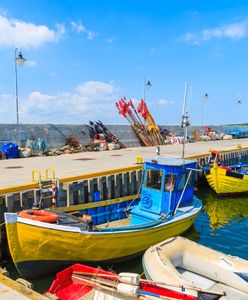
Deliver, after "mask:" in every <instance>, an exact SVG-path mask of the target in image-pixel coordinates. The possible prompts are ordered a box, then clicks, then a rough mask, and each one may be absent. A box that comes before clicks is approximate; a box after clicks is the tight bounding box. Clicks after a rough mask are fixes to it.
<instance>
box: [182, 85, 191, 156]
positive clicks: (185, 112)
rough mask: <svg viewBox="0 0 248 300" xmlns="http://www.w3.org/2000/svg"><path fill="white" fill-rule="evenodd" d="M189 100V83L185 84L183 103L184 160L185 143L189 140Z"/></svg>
mask: <svg viewBox="0 0 248 300" xmlns="http://www.w3.org/2000/svg"><path fill="white" fill-rule="evenodd" d="M187 98H188V83H187V82H186V83H185V90H184V101H183V112H182V123H181V127H182V128H183V153H182V158H183V159H184V151H185V142H187V139H188V126H189V125H190V123H189V112H188V107H187Z"/></svg>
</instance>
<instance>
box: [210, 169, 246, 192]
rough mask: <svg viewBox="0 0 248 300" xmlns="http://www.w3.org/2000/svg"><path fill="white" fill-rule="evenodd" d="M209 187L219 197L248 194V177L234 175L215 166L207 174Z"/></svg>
mask: <svg viewBox="0 0 248 300" xmlns="http://www.w3.org/2000/svg"><path fill="white" fill-rule="evenodd" d="M206 179H207V181H208V184H209V186H210V187H211V188H212V189H213V190H214V191H215V192H216V193H217V194H219V195H228V194H229V195H230V194H239V193H248V175H240V177H238V174H237V175H235V173H234V172H229V171H227V170H226V169H223V168H220V167H219V166H218V165H217V164H214V166H213V167H212V168H211V169H210V170H209V171H208V172H207V174H206Z"/></svg>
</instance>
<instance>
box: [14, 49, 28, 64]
mask: <svg viewBox="0 0 248 300" xmlns="http://www.w3.org/2000/svg"><path fill="white" fill-rule="evenodd" d="M16 61H17V63H18V65H19V66H22V65H23V64H24V63H25V61H26V59H25V58H24V57H23V56H22V53H21V52H19V54H18V56H17V57H16Z"/></svg>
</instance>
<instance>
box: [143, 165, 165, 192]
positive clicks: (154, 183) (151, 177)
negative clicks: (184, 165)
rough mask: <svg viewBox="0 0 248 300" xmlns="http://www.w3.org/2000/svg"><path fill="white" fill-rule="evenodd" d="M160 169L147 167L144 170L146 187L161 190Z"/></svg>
mask: <svg viewBox="0 0 248 300" xmlns="http://www.w3.org/2000/svg"><path fill="white" fill-rule="evenodd" d="M162 177H163V171H162V170H155V169H147V170H146V187H147V188H150V189H155V190H159V191H160V190H161V186H162Z"/></svg>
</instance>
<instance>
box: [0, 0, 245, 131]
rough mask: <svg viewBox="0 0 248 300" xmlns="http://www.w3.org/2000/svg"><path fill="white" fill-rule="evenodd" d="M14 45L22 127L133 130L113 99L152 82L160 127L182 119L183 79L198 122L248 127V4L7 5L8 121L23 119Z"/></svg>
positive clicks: (0, 106) (0, 6) (3, 85)
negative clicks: (19, 59)
mask: <svg viewBox="0 0 248 300" xmlns="http://www.w3.org/2000/svg"><path fill="white" fill-rule="evenodd" d="M16 48H18V49H20V50H21V52H22V54H23V56H24V57H25V58H26V59H27V60H26V62H25V64H24V66H22V67H19V66H18V87H19V111H20V122H21V123H57V124H63V123H69V124H70V123H71V124H84V123H88V121H89V120H93V121H95V120H98V119H100V120H101V121H103V122H104V123H105V124H128V122H127V120H125V119H124V118H123V117H122V116H120V115H119V114H118V112H117V110H116V107H115V102H116V101H117V100H118V99H120V98H121V97H124V96H126V97H127V98H131V99H133V100H134V102H136V103H137V102H138V101H139V100H140V99H141V98H143V97H144V82H146V81H147V80H150V82H151V83H152V87H151V88H150V89H149V90H148V89H146V91H145V96H146V99H145V100H146V102H147V104H148V107H149V110H150V112H151V113H152V115H153V117H154V119H155V121H156V122H157V123H158V124H165V125H166V124H179V123H180V121H181V113H182V105H183V96H184V85H185V82H188V83H189V87H190V89H189V111H190V120H191V123H192V124H193V125H201V123H202V114H203V123H204V125H205V124H216V125H217V124H223V123H235V122H236V120H237V122H238V123H244V122H247V121H248V120H247V111H248V85H247V82H248V63H247V60H248V55H247V53H248V2H247V1H239V0H237V1H224V0H219V1H183V0H181V1H179V0H174V1H167V0H156V1H147V0H143V1H141V0H125V1H120V0H105V1H102V0H89V1H87V0H81V1H79V0H70V1H68V0H67V1H65V0H61V1H58V0H57V1H55V0H43V1H41V0H35V1H27V0H23V1H21V2H20V1H12V0H2V1H1V2H0V53H1V55H0V70H1V72H0V123H16V105H15V73H14V61H15V60H14V53H15V49H16ZM205 92H207V93H208V95H209V98H208V99H207V100H206V99H204V97H203V95H204V94H205ZM238 101H239V102H240V101H241V103H240V104H237V103H238Z"/></svg>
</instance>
